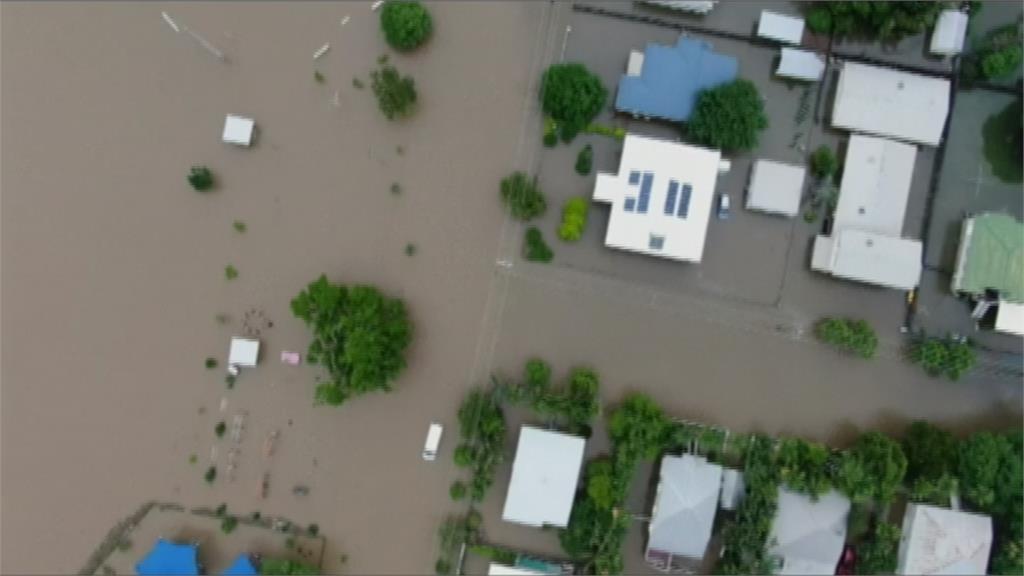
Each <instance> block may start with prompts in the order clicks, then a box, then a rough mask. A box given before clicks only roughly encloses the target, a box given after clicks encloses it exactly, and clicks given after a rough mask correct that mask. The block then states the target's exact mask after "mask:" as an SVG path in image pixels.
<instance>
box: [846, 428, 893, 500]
mask: <svg viewBox="0 0 1024 576" xmlns="http://www.w3.org/2000/svg"><path fill="white" fill-rule="evenodd" d="M906 472H907V458H906V456H904V454H903V449H902V448H900V445H899V444H898V443H897V442H895V441H894V440H892V439H891V438H889V437H888V436H886V435H884V434H882V433H881V432H867V433H865V434H863V435H862V436H861V437H860V438H859V439H858V440H857V443H856V444H854V446H853V448H851V449H850V450H848V451H847V452H846V453H844V454H843V456H842V458H841V459H840V462H839V470H838V472H837V474H836V475H835V477H834V478H833V482H834V483H835V486H836V487H837V488H839V490H841V491H842V492H843V493H845V494H846V495H847V496H848V497H849V498H850V499H851V500H853V501H854V502H864V501H866V500H868V499H871V498H875V499H876V500H878V501H881V502H888V501H890V500H892V497H893V496H894V495H895V494H896V489H897V488H898V487H899V485H900V483H901V482H902V481H903V477H904V475H905V474H906Z"/></svg>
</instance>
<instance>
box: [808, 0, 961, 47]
mask: <svg viewBox="0 0 1024 576" xmlns="http://www.w3.org/2000/svg"><path fill="white" fill-rule="evenodd" d="M943 8H944V5H943V3H942V2H931V1H924V2H892V1H880V0H872V1H864V0H856V1H838V0H830V1H826V2H815V3H814V4H813V5H811V8H810V10H809V11H808V12H807V27H808V28H810V29H811V30H812V31H814V32H817V33H828V32H831V33H832V34H834V35H835V36H838V37H844V36H856V37H862V38H865V39H870V38H878V39H880V40H884V41H889V42H896V41H899V40H900V39H902V38H903V37H905V36H913V35H915V34H920V33H922V32H924V31H926V30H928V29H929V28H931V27H932V26H933V25H934V24H935V19H936V18H938V15H939V12H941V11H942V10H943Z"/></svg>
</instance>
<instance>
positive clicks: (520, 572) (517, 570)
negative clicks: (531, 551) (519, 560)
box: [487, 562, 548, 576]
mask: <svg viewBox="0 0 1024 576" xmlns="http://www.w3.org/2000/svg"><path fill="white" fill-rule="evenodd" d="M487 576H548V573H547V572H541V571H539V570H531V569H529V568H526V567H523V566H509V565H507V564H500V563H498V562H491V563H490V564H488V566H487Z"/></svg>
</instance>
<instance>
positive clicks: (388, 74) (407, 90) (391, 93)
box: [370, 64, 416, 120]
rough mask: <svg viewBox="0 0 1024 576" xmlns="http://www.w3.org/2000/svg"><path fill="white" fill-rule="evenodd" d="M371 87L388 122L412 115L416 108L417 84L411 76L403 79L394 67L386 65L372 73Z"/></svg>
mask: <svg viewBox="0 0 1024 576" xmlns="http://www.w3.org/2000/svg"><path fill="white" fill-rule="evenodd" d="M370 87H371V88H373V94H374V95H375V96H376V97H377V105H378V106H379V107H380V111H381V112H383V113H384V116H385V117H386V118H387V119H388V120H394V119H395V118H401V117H404V116H408V115H410V114H412V111H413V109H414V108H415V106H416V82H415V81H414V80H413V79H412V77H411V76H405V77H403V76H402V75H401V74H399V73H398V70H396V69H395V67H394V66H390V65H388V64H384V65H382V66H381V67H380V69H379V70H374V71H372V72H370Z"/></svg>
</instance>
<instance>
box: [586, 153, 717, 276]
mask: <svg viewBox="0 0 1024 576" xmlns="http://www.w3.org/2000/svg"><path fill="white" fill-rule="evenodd" d="M721 157H722V155H721V152H719V151H718V150H708V149H706V148H698V147H696V146H690V145H688V144H682V143H678V142H670V141H667V140H659V139H657V138H649V137H646V136H637V135H636V134H627V135H626V139H625V142H624V144H623V149H622V158H621V160H620V161H619V172H618V174H609V173H606V172H600V173H598V174H597V183H596V184H595V186H594V200H596V201H598V202H608V203H610V204H611V217H610V218H609V220H608V230H607V232H606V233H605V239H604V243H605V246H610V247H613V248H620V249H622V250H630V251H633V252H640V253H642V254H649V255H651V256H660V257H662V258H671V259H674V260H684V261H689V262H700V261H701V258H702V257H703V255H704V237H705V235H706V233H707V228H708V220H709V219H710V218H711V206H712V204H713V202H714V195H715V183H716V181H717V179H718V170H719V161H720V160H721Z"/></svg>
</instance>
